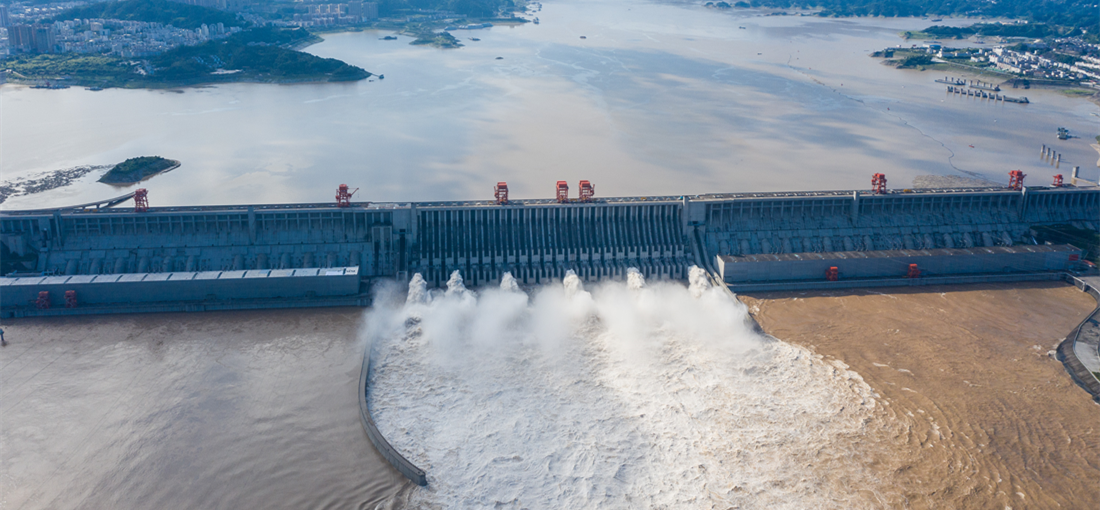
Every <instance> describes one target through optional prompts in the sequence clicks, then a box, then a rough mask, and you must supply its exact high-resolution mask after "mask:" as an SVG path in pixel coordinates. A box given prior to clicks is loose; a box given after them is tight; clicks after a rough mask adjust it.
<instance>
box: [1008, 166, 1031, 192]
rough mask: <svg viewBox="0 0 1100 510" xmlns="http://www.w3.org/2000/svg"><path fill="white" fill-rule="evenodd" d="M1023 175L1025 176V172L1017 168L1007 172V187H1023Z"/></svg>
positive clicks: (1015, 188)
mask: <svg viewBox="0 0 1100 510" xmlns="http://www.w3.org/2000/svg"><path fill="white" fill-rule="evenodd" d="M1024 177H1027V174H1025V173H1023V172H1021V171H1019V170H1013V171H1011V172H1009V173H1008V187H1009V188H1012V189H1014V190H1020V189H1023V188H1024Z"/></svg>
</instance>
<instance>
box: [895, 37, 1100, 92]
mask: <svg viewBox="0 0 1100 510" xmlns="http://www.w3.org/2000/svg"><path fill="white" fill-rule="evenodd" d="M913 48H914V49H918V48H917V46H916V45H914V46H913ZM919 49H921V50H923V51H925V52H927V53H931V54H932V55H934V56H936V57H939V58H940V59H943V60H942V61H944V62H951V61H952V60H954V61H955V62H956V63H958V61H959V59H967V60H968V61H969V62H973V63H975V64H982V63H984V62H989V63H990V64H992V65H993V67H995V68H996V69H999V70H1001V71H1004V72H1007V73H1012V74H1017V75H1020V76H1028V77H1033V78H1042V79H1049V80H1068V81H1081V80H1100V45H1098V44H1088V43H1086V42H1085V41H1084V40H1082V39H1081V38H1079V37H1068V38H1056V39H1052V40H1051V39H1048V40H1042V39H1035V40H1031V41H1026V42H1022V43H1019V44H1015V45H1012V46H997V47H995V48H991V49H990V48H945V47H943V46H942V45H940V44H938V43H926V44H922V45H921V46H920V48H919Z"/></svg>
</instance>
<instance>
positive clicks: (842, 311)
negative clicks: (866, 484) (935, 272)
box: [741, 283, 1100, 509]
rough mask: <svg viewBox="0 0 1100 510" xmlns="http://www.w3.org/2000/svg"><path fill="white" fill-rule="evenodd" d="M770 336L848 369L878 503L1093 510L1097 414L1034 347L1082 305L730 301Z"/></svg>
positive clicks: (871, 298) (934, 292)
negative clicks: (869, 414)
mask: <svg viewBox="0 0 1100 510" xmlns="http://www.w3.org/2000/svg"><path fill="white" fill-rule="evenodd" d="M741 298H742V300H743V301H745V302H746V303H747V304H748V305H749V309H750V311H751V312H752V313H753V315H754V316H755V317H756V319H757V321H758V322H759V323H760V324H761V326H763V328H764V329H765V330H766V331H767V332H768V333H770V334H772V335H774V336H776V337H779V338H782V339H784V340H786V341H789V342H792V343H796V344H800V345H804V346H807V347H810V348H811V349H813V350H815V351H816V352H817V353H819V354H823V355H825V356H826V357H828V358H833V359H837V360H841V361H843V362H844V363H846V364H848V365H849V366H850V367H851V368H852V370H855V371H856V372H858V373H859V374H860V375H862V376H863V378H864V379H865V380H866V381H867V383H868V384H870V385H871V387H872V388H874V390H875V391H876V392H877V393H879V394H880V395H881V396H882V398H883V400H884V401H885V402H886V403H888V404H889V405H885V406H880V407H879V408H878V412H877V416H876V418H875V420H874V425H875V427H877V429H878V430H877V431H874V432H872V433H871V434H869V437H868V444H867V445H866V447H867V451H866V454H867V460H866V462H869V463H873V464H877V466H878V471H879V473H880V476H881V477H882V483H883V486H884V487H893V490H888V491H886V492H884V493H885V494H887V495H888V496H889V500H888V501H885V502H883V503H885V504H884V505H883V506H884V507H890V508H964V509H965V508H973V509H989V508H996V509H1002V508H1013V509H1020V508H1100V482H1098V481H1100V408H1098V407H1097V406H1096V404H1094V403H1093V402H1092V401H1091V400H1090V398H1089V396H1088V394H1087V393H1086V392H1085V391H1084V390H1082V389H1080V388H1078V387H1077V386H1075V385H1074V383H1073V382H1072V381H1071V380H1070V378H1069V376H1068V375H1067V374H1066V372H1065V370H1064V369H1063V368H1062V365H1061V364H1060V363H1059V362H1058V361H1057V360H1055V359H1054V358H1053V357H1051V356H1050V355H1048V352H1049V351H1050V350H1052V349H1053V348H1054V346H1055V345H1057V344H1058V342H1059V341H1060V340H1061V339H1062V338H1064V337H1065V335H1066V334H1068V333H1069V332H1070V331H1071V330H1072V329H1073V327H1074V326H1076V325H1077V324H1078V323H1079V322H1080V321H1081V320H1082V319H1084V317H1085V316H1086V315H1088V313H1089V312H1090V311H1091V310H1092V309H1093V308H1094V307H1095V306H1096V302H1095V301H1094V300H1093V299H1092V298H1091V297H1089V295H1087V294H1085V293H1083V292H1081V291H1079V290H1077V289H1076V288H1074V287H1071V286H1069V285H1065V284H1060V283H1058V284H1053V283H1050V284H1048V283H1031V284H1022V283H1021V284H1012V285H1007V284H998V285H986V286H965V287H951V288H934V287H924V288H920V289H917V290H910V289H877V290H854V291H850V292H841V293H824V292H806V293H783V294H752V295H749V296H741Z"/></svg>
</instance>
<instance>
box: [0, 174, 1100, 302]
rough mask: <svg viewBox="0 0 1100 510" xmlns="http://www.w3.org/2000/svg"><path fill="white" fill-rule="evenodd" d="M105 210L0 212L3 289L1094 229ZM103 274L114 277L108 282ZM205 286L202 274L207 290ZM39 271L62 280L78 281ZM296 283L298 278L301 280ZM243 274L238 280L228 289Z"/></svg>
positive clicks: (624, 205)
mask: <svg viewBox="0 0 1100 510" xmlns="http://www.w3.org/2000/svg"><path fill="white" fill-rule="evenodd" d="M105 204H108V205H107V206H104V207H98V206H97V207H95V208H93V207H91V206H80V207H75V208H67V209H66V208H62V209H56V210H37V211H12V210H4V211H0V248H2V249H3V257H2V258H0V262H2V263H3V274H4V275H5V276H4V277H3V278H0V285H12V284H13V282H12V279H13V278H25V277H35V276H39V277H51V278H57V277H61V276H65V277H73V276H94V277H102V278H95V279H94V282H95V283H103V282H109V283H113V284H115V285H116V286H117V288H118V289H120V290H119V291H118V293H119V294H118V295H128V294H126V292H123V290H122V289H123V287H122V286H121V285H120V284H122V283H124V282H128V281H130V279H133V278H135V277H134V276H132V275H154V274H155V275H162V274H175V275H187V274H191V275H198V274H212V273H219V274H227V275H228V274H236V273H233V272H243V271H268V273H266V274H268V275H272V274H283V273H274V271H284V272H285V271H291V270H298V269H327V268H344V267H352V268H356V272H355V274H356V278H357V279H358V281H359V287H358V289H356V290H355V293H354V294H349V295H354V296H358V297H356V299H354V300H352V301H349V302H353V303H362V302H366V301H369V299H368V298H366V297H365V296H369V287H370V285H371V283H372V282H373V281H374V280H377V279H382V278H392V279H398V280H407V279H408V278H409V276H410V275H411V274H412V273H413V272H419V273H421V274H422V275H423V276H424V278H425V280H427V282H428V283H429V285H432V286H440V285H443V284H444V282H446V280H447V278H448V277H449V275H450V273H451V272H453V271H460V272H461V273H462V275H463V277H464V278H465V279H466V281H467V282H469V283H470V284H471V285H475V286H477V285H485V284H495V282H499V279H500V277H501V275H502V274H503V273H504V272H506V271H507V272H511V273H512V274H513V276H515V277H516V278H517V279H518V280H519V281H520V282H521V283H522V284H525V285H535V284H540V283H545V282H548V281H551V280H554V279H560V278H562V277H563V276H564V275H565V272H566V271H574V272H575V273H577V274H578V276H580V277H581V278H582V279H584V280H588V281H593V280H599V279H605V278H613V279H614V278H622V277H624V275H625V273H626V269H627V268H630V267H636V268H638V269H639V270H640V271H641V272H642V273H643V274H644V275H645V276H646V277H647V278H651V279H684V278H686V276H687V268H688V267H689V266H690V265H692V264H697V265H700V266H711V267H714V266H716V265H717V264H716V262H717V261H718V260H719V258H721V257H732V259H730V260H745V259H744V257H753V256H758V255H775V256H779V255H784V256H786V255H791V256H796V258H798V257H797V255H798V254H821V255H820V256H819V257H818V258H820V259H821V260H825V259H826V258H828V257H836V256H837V255H835V254H837V253H849V254H853V253H862V254H864V255H865V256H868V257H870V256H872V255H874V254H875V253H878V252H888V251H889V252H899V251H908V252H915V251H925V252H935V250H977V249H979V248H988V249H994V248H997V249H1002V248H1013V247H1021V246H1035V245H1036V244H1037V241H1036V239H1035V237H1034V234H1033V230H1032V229H1033V227H1036V226H1040V225H1071V226H1073V228H1076V229H1083V230H1085V231H1093V232H1095V231H1096V230H1097V228H1098V226H1100V225H1098V222H1100V188H1096V187H1085V188H1082V187H1072V186H1067V187H1057V188H1054V187H1030V188H1023V189H1020V190H1013V189H1009V188H967V189H947V190H940V189H935V190H933V189H921V190H903V191H897V190H895V191H888V192H885V193H871V192H867V191H821V192H778V193H729V194H706V195H688V196H660V197H622V198H588V197H586V199H585V200H583V201H581V200H564V201H562V202H559V201H558V200H513V201H505V202H503V203H498V202H496V201H457V202H414V203H389V202H375V203H364V202H353V203H350V204H343V205H345V206H343V207H340V206H338V204H337V203H335V202H334V203H327V204H265V205H234V206H194V207H154V208H149V209H148V210H145V211H140V212H139V211H135V210H134V209H133V208H131V207H127V206H126V205H114V204H117V201H114V202H111V201H108V202H105ZM112 205H114V206H113V207H112ZM1078 248H1080V247H1078ZM1032 251H1033V250H1032ZM943 253H946V252H943ZM943 253H940V254H941V255H942V254H943ZM977 253H979V252H977V251H973V252H972V254H977ZM1029 253H1031V251H1029V250H1023V249H1017V250H1008V251H1007V252H1005V253H1004V254H1000V255H998V256H1002V255H1003V256H1005V257H1009V258H1013V257H1015V258H1016V259H1018V260H1023V259H1024V258H1026V257H1028V256H1031V255H1028V254H1029ZM1067 253H1068V252H1067ZM829 254H834V255H829ZM879 255H883V254H882V253H879ZM922 256H923V255H922ZM738 257H740V258H742V259H737V258H738ZM844 257H845V258H852V257H853V255H845V256H844ZM876 257H877V258H882V257H881V256H876ZM803 258H805V257H803ZM873 258H874V257H873ZM952 258H953V259H954V260H957V261H958V263H957V264H956V265H958V267H964V266H965V267H967V268H971V269H967V270H966V271H971V270H973V271H978V272H991V271H997V272H1003V268H1005V267H1009V268H1011V267H1013V264H1011V263H1008V264H1004V263H1000V262H998V264H1000V265H999V266H997V267H993V266H994V265H993V264H984V263H980V262H975V261H977V260H979V259H980V257H978V258H974V257H971V258H969V259H968V258H967V257H963V256H953V257H952ZM777 260H779V259H777ZM964 260H969V261H968V262H963V261H964ZM937 263H939V262H937ZM952 264H955V263H952ZM888 265H889V264H888ZM949 265H950V264H949ZM1024 266H1027V267H1029V268H1031V266H1029V265H1027V264H1024ZM882 267H883V268H885V267H886V266H882ZM1021 267H1023V266H1021ZM1033 269H1035V268H1033ZM792 270H793V269H792ZM898 270H899V269H897V268H893V266H891V269H889V270H886V269H883V270H882V271H880V272H883V273H884V274H876V275H872V276H871V277H874V276H879V277H883V278H887V277H890V278H896V277H904V276H905V275H904V274H897V271H898ZM1036 270H1047V269H1044V268H1038V269H1036ZM819 272H820V271H818V270H816V269H815V270H814V271H811V272H809V273H806V275H801V274H800V275H799V276H797V278H806V277H808V276H809V275H811V274H815V273H819ZM958 272H959V271H954V272H952V274H955V273H958ZM780 273H782V271H780ZM241 274H243V273H241ZM253 274H259V273H253ZM111 275H116V276H118V277H117V278H114V279H113V280H112V279H111V278H112V277H111ZM121 275H131V276H126V277H125V278H124V277H122V276H121ZM178 277H179V278H186V276H178ZM142 278H160V276H157V277H150V276H143V277H142ZM168 278H169V279H171V278H176V276H172V277H168ZM194 278H197V277H193V279H194ZM814 278H819V277H817V276H815V277H814ZM820 278H821V279H823V276H821V277H820ZM215 280H217V279H211V280H209V282H208V283H210V284H211V285H220V283H215ZM45 281H46V280H42V282H45ZM49 281H50V282H51V283H50V285H54V284H58V285H62V286H64V285H67V284H68V285H75V284H77V283H80V282H78V281H77V280H74V279H68V280H65V281H60V280H49ZM227 281H228V280H227ZM42 282H39V284H43V283H42ZM288 282H294V280H288ZM298 282H301V284H303V285H304V283H305V282H306V280H304V279H303V280H298ZM252 283H253V282H251V281H248V279H241V280H240V284H241V285H252ZM20 284H21V285H22V282H21V283H20ZM82 284H83V283H82ZM287 285H291V286H293V285H296V284H295V283H287ZM31 287H33V285H31ZM108 287H110V285H108ZM196 288H197V287H196ZM212 288H213V287H212ZM75 289H76V288H75V287H74V288H73V289H66V290H75ZM87 289H90V287H89V288H87ZM303 289H304V287H303ZM43 290H45V289H43ZM53 290H55V289H53V288H52V287H51V290H50V292H51V296H52V295H53ZM215 290H216V291H211V292H206V293H205V294H203V296H205V299H206V302H207V303H208V304H209V305H210V306H214V304H212V303H216V306H215V307H223V308H224V307H227V306H228V307H232V305H231V304H229V305H227V304H226V301H227V300H231V299H234V298H233V297H232V296H234V295H236V294H233V293H226V292H225V291H224V290H217V289H215ZM96 292H98V291H96ZM110 292H114V291H110ZM196 292H197V291H196ZM310 292H311V291H310V290H302V291H301V292H298V291H295V290H294V289H290V288H288V289H283V290H280V291H278V292H274V291H270V292H267V293H266V294H265V295H266V296H267V297H270V298H272V299H271V300H270V306H280V303H282V304H283V305H285V306H305V305H303V304H302V303H307V304H308V301H309V300H311V299H319V298H320V297H322V296H321V295H320V294H318V293H316V292H315V291H313V293H312V294H311V293H310ZM341 292H348V291H347V289H346V288H345V289H344V290H342V291H341ZM81 293H82V292H81V291H78V295H79V294H81ZM150 296H152V297H150V298H148V299H146V301H147V302H159V303H161V305H163V306H161V308H160V309H164V306H168V305H165V304H166V303H168V304H170V303H172V302H175V301H177V300H178V299H177V297H176V296H174V295H173V293H172V292H159V291H158V292H152V293H150ZM330 297H331V296H330ZM96 299H98V298H96ZM143 299H145V298H143ZM280 299H281V301H280ZM365 300H366V301H365ZM123 301H128V302H133V300H132V299H124V300H123ZM78 302H89V303H90V302H92V301H89V300H81V299H79V298H78ZM326 302H331V300H330V301H326ZM3 307H4V309H5V313H6V314H8V315H11V314H13V313H16V312H18V313H31V314H33V313H35V312H34V311H33V307H28V306H27V305H23V304H19V303H15V302H11V303H9V302H8V301H7V300H4V302H3ZM207 308H208V309H209V308H210V307H209V306H208V307H207ZM73 313H77V312H73Z"/></svg>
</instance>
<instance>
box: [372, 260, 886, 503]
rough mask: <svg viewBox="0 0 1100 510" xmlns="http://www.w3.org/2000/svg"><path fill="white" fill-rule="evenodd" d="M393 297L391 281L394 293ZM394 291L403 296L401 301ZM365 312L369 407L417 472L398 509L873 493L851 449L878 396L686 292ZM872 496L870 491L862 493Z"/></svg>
mask: <svg viewBox="0 0 1100 510" xmlns="http://www.w3.org/2000/svg"><path fill="white" fill-rule="evenodd" d="M394 290H401V291H403V289H394ZM399 296H400V297H399ZM405 297H406V295H405V294H404V292H390V293H389V294H388V295H387V294H386V293H385V292H383V295H381V296H379V299H378V300H376V307H375V308H374V309H373V310H372V311H371V312H370V317H369V318H368V321H367V324H368V327H367V328H366V330H367V331H366V333H365V334H366V335H367V336H368V337H369V340H370V341H371V342H372V345H373V347H372V349H373V351H372V355H373V360H372V363H373V373H372V381H371V391H372V395H371V397H370V406H371V409H372V411H373V413H374V417H375V419H376V420H377V422H378V425H379V428H380V429H381V430H382V433H383V434H384V435H385V436H386V437H387V438H388V439H389V441H390V442H391V443H392V444H393V445H394V446H395V447H396V448H397V449H398V450H399V451H401V452H403V453H404V454H405V456H406V457H408V458H409V460H411V461H412V462H413V463H415V464H417V465H418V466H420V467H421V468H423V469H425V470H426V471H427V472H428V482H429V485H428V487H426V488H422V489H416V490H413V491H411V492H410V493H409V494H408V497H409V498H410V501H409V502H408V503H409V504H410V507H436V508H485V507H494V506H503V507H507V508H595V507H600V508H765V507H766V508H842V507H853V506H854V507H860V506H863V503H864V502H866V501H868V500H874V499H875V496H874V494H873V493H874V491H875V487H876V486H877V484H876V483H875V474H874V473H873V471H872V470H870V469H869V468H865V467H862V466H863V464H861V462H860V460H859V455H860V452H858V451H856V450H857V446H856V443H858V442H859V439H860V438H861V437H862V436H863V435H864V434H865V432H866V430H865V429H866V428H867V427H868V423H869V421H870V420H871V415H872V412H873V409H874V406H875V405H876V400H875V395H874V394H873V392H872V390H871V388H870V387H869V386H868V385H867V384H866V383H864V382H863V379H862V378H860V376H859V375H858V374H856V373H854V372H851V371H849V370H847V367H846V366H844V365H843V364H841V363H838V362H830V361H828V360H824V359H821V358H820V357H819V356H815V355H813V354H812V353H810V352H809V351H807V350H805V349H803V348H801V347H797V346H794V345H790V344H787V343H784V342H782V341H778V340H776V339H774V338H770V337H765V336H763V335H761V334H759V333H757V332H755V331H754V330H753V328H752V325H751V322H750V320H749V319H748V315H747V313H746V310H745V307H744V306H743V305H741V304H740V303H739V302H738V301H736V300H734V299H731V298H730V297H729V295H728V294H726V293H724V292H723V291H722V290H721V289H717V288H713V287H709V286H708V285H707V280H706V278H705V275H704V273H703V272H702V271H701V270H699V269H698V268H693V269H692V278H691V282H690V286H688V287H685V286H683V285H681V284H678V283H669V282H660V283H656V284H647V283H646V282H645V281H644V279H643V278H642V275H641V274H640V273H638V272H637V271H631V272H630V273H629V275H628V278H627V281H626V282H602V283H599V284H596V285H594V286H592V288H591V289H586V288H585V287H584V286H583V285H582V282H581V281H580V280H579V279H578V278H577V277H576V276H575V275H572V274H568V275H567V276H566V278H565V279H564V281H563V282H562V283H560V284H558V285H548V286H543V287H540V288H535V289H531V290H530V293H526V292H524V291H522V290H520V288H519V287H518V286H517V285H516V282H515V280H513V279H512V278H511V276H510V275H505V277H504V278H503V281H502V282H501V285H500V288H493V289H481V290H477V291H472V290H468V289H466V288H465V287H464V286H463V283H462V278H461V276H460V275H459V274H458V273H457V272H456V273H455V274H454V275H452V277H451V280H450V281H449V282H448V284H447V288H446V290H442V289H439V290H431V291H429V290H427V289H426V288H425V285H424V281H423V280H422V279H421V278H420V277H419V275H417V276H416V277H414V278H413V280H412V282H411V283H410V285H409V290H408V293H407V298H406V299H402V298H405ZM868 493H871V496H870V497H869V496H868Z"/></svg>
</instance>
